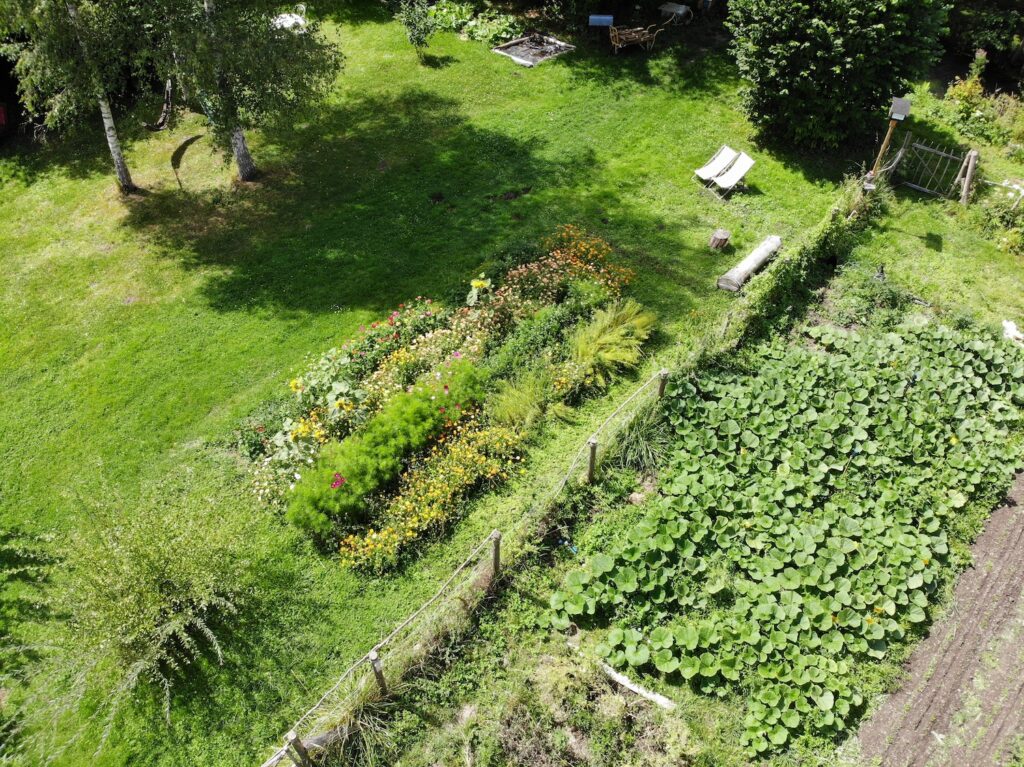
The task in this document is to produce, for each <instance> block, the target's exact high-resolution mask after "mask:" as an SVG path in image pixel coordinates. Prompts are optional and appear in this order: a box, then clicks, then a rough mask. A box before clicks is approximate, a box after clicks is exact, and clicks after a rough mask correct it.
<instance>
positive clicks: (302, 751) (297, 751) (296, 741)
mask: <svg viewBox="0 0 1024 767" xmlns="http://www.w3.org/2000/svg"><path fill="white" fill-rule="evenodd" d="M284 746H285V750H286V751H287V749H288V747H289V746H290V747H291V749H292V751H289V752H288V756H289V758H290V759H291V760H292V761H293V762H294V763H295V764H296V765H297V767H313V762H311V761H310V759H309V752H308V751H306V747H305V746H304V745H303V743H302V738H300V737H299V736H298V734H297V733H296V732H295V730H291V731H290V732H289V733H288V734H287V735H285V736H284ZM293 752H294V753H293ZM296 757H297V758H296Z"/></svg>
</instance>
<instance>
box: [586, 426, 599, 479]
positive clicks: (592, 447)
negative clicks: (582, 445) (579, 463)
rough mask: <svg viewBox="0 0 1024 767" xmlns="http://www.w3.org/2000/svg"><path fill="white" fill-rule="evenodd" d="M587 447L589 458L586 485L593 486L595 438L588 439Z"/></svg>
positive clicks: (595, 459) (595, 451) (595, 458)
mask: <svg viewBox="0 0 1024 767" xmlns="http://www.w3.org/2000/svg"><path fill="white" fill-rule="evenodd" d="M587 447H589V448H590V458H589V459H588V460H587V484H593V482H594V473H595V472H596V470H597V437H591V438H590V439H588V440H587Z"/></svg>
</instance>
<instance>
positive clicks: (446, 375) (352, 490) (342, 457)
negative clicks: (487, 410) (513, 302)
mask: <svg viewBox="0 0 1024 767" xmlns="http://www.w3.org/2000/svg"><path fill="white" fill-rule="evenodd" d="M482 398H483V376H482V374H481V373H480V371H479V370H478V369H477V368H476V367H475V366H474V365H472V364H471V363H469V362H467V361H465V360H457V359H452V360H449V361H448V363H447V364H445V365H444V366H442V368H441V369H440V370H438V371H436V372H433V373H430V374H428V375H427V376H424V378H423V379H421V380H420V382H419V383H417V384H416V385H414V386H412V387H411V388H410V390H408V391H405V392H403V393H401V394H398V395H396V396H395V397H393V398H392V399H391V401H390V402H389V403H388V405H387V406H385V407H384V408H383V409H382V410H381V411H380V412H379V413H377V415H375V416H374V417H373V418H372V419H371V420H370V421H369V422H368V423H367V424H366V426H365V427H364V428H363V429H362V430H361V431H360V432H358V433H357V434H355V435H353V436H351V437H349V438H348V439H346V440H344V441H343V442H335V443H331V444H329V445H327V446H326V447H325V448H324V449H323V451H321V454H320V457H319V459H318V460H317V462H316V463H315V464H314V466H313V467H312V468H311V469H310V470H308V471H306V472H305V473H304V474H302V475H301V477H300V479H299V481H298V482H297V483H296V485H295V488H294V491H293V493H292V495H291V499H290V502H289V505H288V512H287V515H288V519H289V521H291V522H292V523H294V524H296V525H298V526H299V527H302V528H304V529H306V530H308V531H310V532H314V533H317V534H318V535H327V534H328V533H330V532H331V530H332V529H333V528H334V526H335V525H339V526H341V527H347V526H350V525H352V524H356V523H360V522H364V521H365V520H366V515H367V503H366V499H367V496H369V495H370V494H371V493H374V492H376V491H378V490H381V489H382V488H384V486H386V485H387V484H388V483H390V482H392V481H393V480H394V479H395V478H397V477H398V475H399V474H400V472H401V471H402V466H403V461H404V460H405V459H406V458H407V457H408V456H409V455H411V454H412V453H414V452H415V451H417V450H419V449H421V448H423V447H424V446H425V445H426V444H427V443H428V442H429V441H430V440H431V439H432V438H433V437H435V436H437V435H438V434H439V433H440V432H441V430H442V429H443V428H444V427H445V426H446V425H450V424H452V423H454V422H456V421H459V420H461V419H462V418H463V417H464V415H465V414H466V412H467V411H468V410H469V409H470V408H471V407H472V406H473V405H475V404H477V403H479V402H480V401H481V399H482Z"/></svg>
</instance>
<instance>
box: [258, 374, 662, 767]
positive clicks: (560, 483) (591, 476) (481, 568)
mask: <svg viewBox="0 0 1024 767" xmlns="http://www.w3.org/2000/svg"><path fill="white" fill-rule="evenodd" d="M668 378H669V371H668V370H661V371H659V372H657V373H655V374H654V375H653V376H651V378H650V379H648V380H647V381H645V382H644V383H643V384H641V385H640V386H639V387H637V388H636V389H635V390H634V391H633V392H632V393H631V394H630V395H629V396H628V397H626V399H624V400H623V401H622V402H621V403H620V404H619V405H618V406H617V407H616V408H615V410H614V411H613V412H612V413H611V414H610V415H608V416H607V417H606V418H605V419H604V420H603V421H602V422H601V424H600V425H599V426H598V427H597V429H595V430H594V432H593V433H592V434H591V435H590V437H589V438H588V439H587V440H586V441H585V442H584V443H583V444H582V445H581V446H580V448H579V450H577V451H576V453H575V454H574V455H573V458H572V460H571V461H570V463H569V464H568V467H567V468H566V470H565V472H564V473H562V474H560V476H559V478H558V479H557V481H555V482H553V483H552V484H551V485H550V486H549V487H548V488H546V489H545V490H544V491H542V492H540V493H538V494H536V495H535V496H534V500H533V502H532V503H531V504H530V506H529V508H528V509H527V511H526V513H524V514H523V515H522V516H521V517H520V522H519V524H518V525H517V526H516V529H515V530H514V531H511V532H512V534H511V535H508V536H505V537H506V538H507V539H508V540H518V541H520V542H526V541H528V540H529V538H530V536H531V535H532V536H533V537H534V538H537V537H538V536H539V537H541V538H542V537H544V536H546V535H547V533H549V532H550V531H551V530H552V529H554V528H556V527H557V526H558V523H557V521H555V522H554V523H552V522H551V520H550V519H549V514H550V512H551V510H552V508H553V507H554V505H555V503H556V501H557V500H558V498H559V497H560V496H561V495H562V493H563V492H564V491H565V490H566V488H567V487H568V486H569V484H570V483H571V482H572V481H573V480H574V479H577V480H580V481H584V482H593V481H594V480H595V479H596V473H597V468H598V465H599V464H600V462H601V461H602V460H603V459H604V458H605V457H606V456H607V455H608V454H609V452H610V451H611V450H612V449H613V446H614V443H615V437H616V435H617V434H618V433H619V432H620V431H621V430H622V428H623V427H624V426H625V425H626V424H628V423H629V422H630V421H632V419H633V418H634V417H635V416H636V415H637V413H638V412H639V411H640V410H641V409H642V408H643V407H644V406H646V405H648V404H650V402H651V401H653V397H652V396H651V395H652V394H653V393H654V392H657V397H659V398H660V397H662V396H664V394H665V389H666V385H667V383H668ZM502 541H503V536H502V533H501V532H499V531H498V530H495V531H493V532H492V533H490V534H489V535H488V536H487V537H486V538H484V539H483V540H482V541H480V542H479V543H478V544H477V545H476V547H475V548H474V549H473V550H472V551H471V552H470V553H469V554H468V555H467V556H466V558H465V559H463V560H462V562H461V564H459V565H458V566H457V567H455V569H454V570H453V571H452V573H451V575H449V577H448V578H447V580H445V582H444V583H442V584H441V586H440V588H438V590H437V591H436V592H435V593H434V595H433V596H431V597H430V598H429V599H427V600H426V601H425V602H423V604H421V605H420V606H419V607H418V608H417V609H416V610H415V611H414V612H413V613H412V614H410V615H409V616H408V617H407V618H406V619H405V620H403V621H402V622H401V623H399V624H398V625H397V626H396V627H395V628H394V629H393V630H392V631H391V633H389V634H388V635H387V636H386V637H384V638H383V639H382V640H381V641H379V642H377V644H375V645H374V646H373V647H372V648H371V649H370V650H369V651H367V652H366V654H365V655H363V656H362V657H360V658H359V659H358V660H356V661H355V662H354V663H352V665H350V666H349V667H348V668H347V669H345V671H344V672H343V673H342V674H341V676H339V677H338V679H337V680H336V681H335V682H334V683H333V684H332V685H331V686H330V688H328V689H327V691H326V692H325V693H324V694H323V695H322V696H321V697H320V699H319V700H318V701H317V702H316V703H315V704H314V705H313V706H311V707H310V708H309V710H307V711H306V712H305V713H304V714H303V715H302V716H300V717H299V718H298V719H297V720H296V722H295V724H294V725H293V726H292V727H291V729H290V730H289V731H288V733H287V735H286V736H285V738H284V742H283V744H282V745H281V746H280V747H279V748H278V749H277V750H276V751H274V753H273V754H272V755H271V756H270V757H269V758H268V759H267V760H266V761H265V762H263V765H262V767H277V765H280V764H282V763H285V764H287V763H289V762H290V763H291V764H294V765H296V767H312V765H313V760H312V757H311V754H312V753H316V752H322V751H327V750H329V749H331V748H333V747H337V746H338V745H339V744H343V743H344V741H345V740H346V738H347V737H348V735H349V734H350V733H351V732H352V731H353V730H354V729H355V728H356V727H357V726H358V722H357V719H358V716H359V711H360V710H361V709H362V708H364V707H365V706H367V705H368V704H372V703H375V702H380V701H382V700H384V699H386V698H388V697H389V696H390V695H391V694H392V693H393V692H394V686H395V685H396V684H397V683H400V682H401V680H402V678H403V677H404V676H405V675H406V674H407V673H408V671H409V669H411V668H413V667H415V666H416V665H417V664H418V663H423V662H424V661H426V660H427V657H428V656H429V654H430V652H431V649H432V648H433V647H435V646H436V644H437V640H438V638H439V637H442V636H446V635H451V634H452V633H453V632H454V631H457V630H458V628H459V626H460V624H468V622H469V620H470V616H471V614H472V612H473V610H474V609H475V608H476V606H477V605H478V604H479V603H480V601H481V600H482V599H483V596H484V595H485V594H486V593H487V592H488V591H489V590H490V587H491V586H492V584H494V583H495V582H496V581H497V579H498V577H499V575H500V573H501V572H502V571H503V568H502Z"/></svg>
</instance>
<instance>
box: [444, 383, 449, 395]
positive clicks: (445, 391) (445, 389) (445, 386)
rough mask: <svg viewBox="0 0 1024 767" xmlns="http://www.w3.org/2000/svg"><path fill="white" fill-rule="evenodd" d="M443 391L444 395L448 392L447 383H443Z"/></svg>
mask: <svg viewBox="0 0 1024 767" xmlns="http://www.w3.org/2000/svg"><path fill="white" fill-rule="evenodd" d="M444 393H445V394H446V395H447V394H448V393H449V392H448V384H445V385H444Z"/></svg>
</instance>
